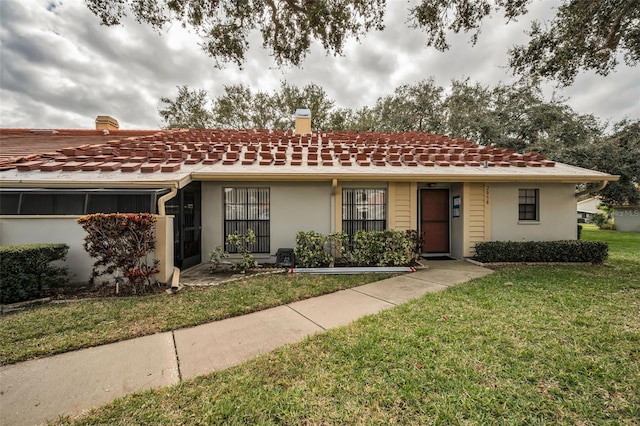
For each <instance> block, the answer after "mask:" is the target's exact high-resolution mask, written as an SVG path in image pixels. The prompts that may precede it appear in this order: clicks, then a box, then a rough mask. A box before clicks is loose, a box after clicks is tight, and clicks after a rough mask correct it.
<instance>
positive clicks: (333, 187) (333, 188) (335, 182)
mask: <svg viewBox="0 0 640 426" xmlns="http://www.w3.org/2000/svg"><path fill="white" fill-rule="evenodd" d="M337 188H338V179H333V181H332V182H331V201H330V203H329V205H330V209H331V218H330V220H329V222H330V224H329V229H330V230H331V232H335V231H336V190H337Z"/></svg>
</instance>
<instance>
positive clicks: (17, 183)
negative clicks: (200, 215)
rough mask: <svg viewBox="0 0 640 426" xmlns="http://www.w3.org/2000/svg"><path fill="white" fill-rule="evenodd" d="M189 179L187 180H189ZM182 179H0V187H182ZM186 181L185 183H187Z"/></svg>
mask: <svg viewBox="0 0 640 426" xmlns="http://www.w3.org/2000/svg"><path fill="white" fill-rule="evenodd" d="M190 181H191V180H189V182H190ZM181 182H183V181H175V182H174V181H145V182H136V181H128V182H90V181H85V182H60V181H49V180H46V181H42V180H39V181H24V180H16V181H2V182H0V188H132V187H135V188H182V186H184V185H186V184H183V185H182V186H178V185H179V184H180V183H181ZM189 182H187V183H189Z"/></svg>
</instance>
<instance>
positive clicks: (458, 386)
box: [60, 230, 640, 425]
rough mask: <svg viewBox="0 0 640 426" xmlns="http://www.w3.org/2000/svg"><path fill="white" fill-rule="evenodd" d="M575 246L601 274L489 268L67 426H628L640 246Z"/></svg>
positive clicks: (632, 416) (634, 383)
mask: <svg viewBox="0 0 640 426" xmlns="http://www.w3.org/2000/svg"><path fill="white" fill-rule="evenodd" d="M584 237H585V238H588V239H601V240H604V241H606V242H608V243H610V244H611V252H610V260H609V261H608V263H607V264H606V265H602V266H531V267H506V268H502V269H500V270H498V271H497V272H496V273H495V274H493V275H490V276H487V277H484V278H481V279H476V280H473V281H470V282H469V283H466V284H463V285H459V286H456V287H452V288H450V289H447V290H445V291H442V292H439V293H431V294H428V295H426V296H424V297H422V298H420V299H417V300H415V301H413V302H410V303H407V304H404V305H401V306H399V307H396V308H394V309H391V310H387V311H383V312H382V313H380V314H377V315H374V316H369V317H366V318H363V319H361V320H359V321H357V322H355V323H353V324H351V325H349V326H347V327H341V328H338V329H334V330H331V331H329V332H327V333H324V334H321V335H316V336H313V337H310V338H307V339H306V340H304V341H303V342H301V343H298V344H294V345H289V346H286V347H284V348H281V349H279V350H276V351H274V352H272V353H270V354H267V355H264V356H261V357H258V358H256V359H253V360H251V361H249V362H246V363H244V364H241V365H239V366H237V367H234V368H231V369H228V370H225V371H221V372H216V373H213V374H210V375H207V376H202V377H198V378H195V379H192V380H188V381H185V382H183V383H180V384H179V385H176V386H173V387H168V388H163V389H158V390H152V391H146V392H142V393H138V394H133V395H130V396H127V397H124V398H121V399H118V400H116V401H114V402H113V403H111V404H108V405H105V406H103V407H101V408H98V409H95V410H93V411H92V412H90V413H89V414H88V415H86V416H85V417H83V418H80V419H78V420H77V421H76V424H122V425H124V424H171V425H174V424H207V425H208V424H225V425H226V424H230V425H234V424H237V425H241V424H292V425H299V424H307V425H312V424H415V425H423V424H534V425H535V424H567V425H575V424H638V422H639V421H640V280H639V279H638V277H640V247H639V244H640V234H624V235H622V234H619V233H609V232H601V231H596V230H586V232H585V234H584ZM506 283H510V284H508V285H505V284H506ZM60 423H63V424H66V423H71V421H70V420H69V419H63V420H61V421H60Z"/></svg>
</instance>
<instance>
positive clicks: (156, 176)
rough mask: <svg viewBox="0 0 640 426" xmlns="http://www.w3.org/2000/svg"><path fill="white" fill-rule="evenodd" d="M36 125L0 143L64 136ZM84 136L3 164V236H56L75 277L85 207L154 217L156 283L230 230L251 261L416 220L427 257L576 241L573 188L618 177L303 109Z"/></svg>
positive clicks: (82, 274) (24, 239)
mask: <svg viewBox="0 0 640 426" xmlns="http://www.w3.org/2000/svg"><path fill="white" fill-rule="evenodd" d="M106 121H107V122H108V120H106ZM46 132H47V131H46V130H29V129H21V130H14V131H13V136H12V134H11V132H9V131H7V129H5V130H3V131H2V132H0V142H2V144H3V151H4V146H7V147H8V146H10V145H11V141H12V140H14V139H16V138H18V137H19V138H22V143H23V144H29V143H30V142H29V141H30V138H31V139H35V138H38V139H39V140H40V141H42V140H43V138H44V139H48V140H50V141H51V144H54V143H55V141H56V139H57V138H58V136H60V135H62V134H63V133H65V132H64V131H58V134H56V133H53V132H55V131H48V132H49V133H46ZM85 132H86V131H85ZM91 132H96V133H97V134H98V135H99V137H100V138H102V140H101V141H100V142H96V141H95V139H92V138H91V137H89V136H87V135H78V136H77V137H73V139H75V140H76V141H77V142H76V143H72V142H71V141H65V146H56V147H55V148H49V149H46V150H44V151H40V152H39V153H30V154H29V155H24V156H18V157H16V156H13V157H11V158H10V159H5V160H1V161H0V169H2V170H1V171H0V243H1V244H3V245H7V244H21V243H29V242H64V243H67V244H69V245H70V247H71V250H70V253H69V256H68V261H67V263H68V266H69V267H70V268H71V270H72V272H73V273H74V274H75V276H74V278H75V279H76V280H78V281H81V280H84V279H86V278H87V277H88V276H89V273H90V269H91V264H92V260H91V259H90V258H89V257H88V256H87V255H86V253H84V251H83V249H82V245H81V244H82V239H83V237H84V231H83V230H82V228H81V227H80V226H79V225H77V223H76V220H77V218H78V217H79V216H81V215H84V214H88V213H94V212H151V213H154V214H157V216H158V223H157V240H158V244H157V250H156V251H157V253H156V256H157V258H158V259H159V260H160V268H161V272H160V274H159V277H158V278H159V280H160V281H167V280H169V279H170V277H171V273H172V271H173V265H174V264H175V265H178V266H179V267H181V268H186V267H189V266H191V265H195V264H199V263H201V262H206V261H207V260H208V252H209V251H211V250H212V249H213V248H214V247H216V246H219V245H223V244H224V242H225V237H226V236H227V235H229V234H233V233H236V232H239V233H243V232H245V231H246V230H248V229H252V230H253V231H254V232H255V234H256V236H257V243H256V247H255V253H256V257H257V258H258V259H259V260H262V261H267V260H271V261H273V259H274V255H275V254H276V252H277V251H278V249H280V248H291V247H293V246H294V245H295V235H296V233H297V232H298V231H309V230H315V231H317V232H321V233H324V234H328V233H331V232H333V231H346V232H348V233H350V234H351V233H354V232H355V231H356V230H358V229H367V230H372V229H380V230H382V229H385V228H388V229H396V230H407V229H416V230H418V231H419V232H420V233H421V234H422V235H423V236H424V245H423V247H422V252H423V254H424V255H425V256H441V255H448V256H451V257H454V258H458V259H461V258H464V257H468V256H472V255H473V254H474V245H475V244H476V243H477V242H479V241H488V240H518V241H522V240H560V239H575V238H576V237H577V227H576V216H575V214H576V213H575V211H576V210H575V208H576V207H575V206H576V185H578V184H584V183H594V182H597V183H601V185H605V184H606V183H607V182H608V181H613V180H617V176H612V175H609V174H606V173H601V172H597V171H593V170H587V169H583V168H579V167H574V166H571V165H568V164H561V163H557V162H554V161H549V160H547V159H545V158H544V157H543V156H542V155H540V154H537V153H528V154H518V153H515V152H513V151H512V150H509V149H504V148H499V147H496V146H479V145H476V144H474V143H472V142H469V141H466V140H461V139H451V138H449V137H446V136H438V135H433V134H429V133H422V132H403V133H374V132H351V131H341V132H323V131H311V128H310V117H306V116H302V117H299V118H298V119H297V123H296V131H291V130H289V131H274V130H271V131H269V130H246V131H239V130H221V129H198V130H194V129H171V130H158V131H150V132H143V133H144V134H139V135H131V136H122V135H119V134H118V133H119V132H122V131H119V130H117V129H114V128H110V127H109V125H108V123H107V126H106V128H102V129H99V130H92V131H91ZM66 133H67V134H73V131H68V132H66ZM101 133H102V134H101ZM107 133H108V134H107ZM100 134H101V135H100ZM16 135H17V136H16ZM12 138H13V139H12ZM45 145H46V143H45V144H44V145H40V146H45Z"/></svg>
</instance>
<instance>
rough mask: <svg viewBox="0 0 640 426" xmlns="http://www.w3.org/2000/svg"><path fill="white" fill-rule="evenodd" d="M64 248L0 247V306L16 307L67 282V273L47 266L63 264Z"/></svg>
mask: <svg viewBox="0 0 640 426" xmlns="http://www.w3.org/2000/svg"><path fill="white" fill-rule="evenodd" d="M68 252H69V246H68V245H66V244H27V245H19V246H2V247H0V303H16V302H22V301H25V300H32V299H37V298H40V297H44V296H46V295H47V293H48V291H49V289H51V288H53V287H56V286H59V285H64V284H66V283H67V281H68V277H67V269H66V268H61V267H58V266H54V265H51V262H54V261H56V260H64V259H65V258H66V256H67V253H68Z"/></svg>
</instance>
